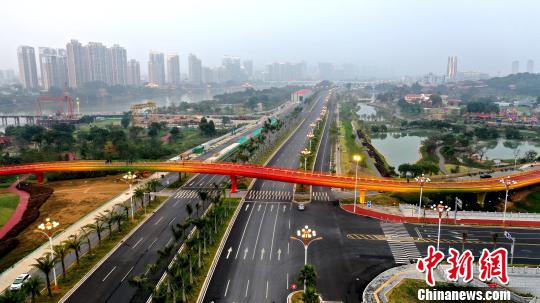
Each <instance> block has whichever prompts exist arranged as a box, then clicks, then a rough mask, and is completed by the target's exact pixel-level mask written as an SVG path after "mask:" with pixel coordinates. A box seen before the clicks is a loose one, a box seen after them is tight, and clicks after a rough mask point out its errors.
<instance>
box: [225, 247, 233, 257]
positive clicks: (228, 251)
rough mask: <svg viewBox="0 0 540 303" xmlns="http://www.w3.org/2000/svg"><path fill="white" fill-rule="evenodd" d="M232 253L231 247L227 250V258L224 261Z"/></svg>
mask: <svg viewBox="0 0 540 303" xmlns="http://www.w3.org/2000/svg"><path fill="white" fill-rule="evenodd" d="M231 252H232V247H229V249H228V250H227V257H226V258H225V259H229V255H230V254H231Z"/></svg>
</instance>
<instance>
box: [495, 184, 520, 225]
mask: <svg viewBox="0 0 540 303" xmlns="http://www.w3.org/2000/svg"><path fill="white" fill-rule="evenodd" d="M499 182H501V183H502V184H503V185H504V189H505V190H506V194H505V195H504V213H503V225H504V224H505V222H506V204H507V203H508V191H509V190H510V186H512V185H514V184H517V181H516V180H513V179H510V177H506V178H502V179H500V180H499Z"/></svg>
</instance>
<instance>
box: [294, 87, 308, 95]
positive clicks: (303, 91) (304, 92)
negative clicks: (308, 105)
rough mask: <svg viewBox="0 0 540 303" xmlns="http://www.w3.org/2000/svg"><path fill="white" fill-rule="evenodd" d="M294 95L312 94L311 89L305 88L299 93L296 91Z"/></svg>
mask: <svg viewBox="0 0 540 303" xmlns="http://www.w3.org/2000/svg"><path fill="white" fill-rule="evenodd" d="M294 93H295V94H298V95H305V94H310V93H311V89H308V88H304V89H301V90H297V91H295V92H294Z"/></svg>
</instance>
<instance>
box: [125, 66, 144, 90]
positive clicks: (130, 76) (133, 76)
mask: <svg viewBox="0 0 540 303" xmlns="http://www.w3.org/2000/svg"><path fill="white" fill-rule="evenodd" d="M127 84H128V85H132V86H139V85H141V65H140V64H139V61H137V60H135V59H131V60H129V61H128V63H127Z"/></svg>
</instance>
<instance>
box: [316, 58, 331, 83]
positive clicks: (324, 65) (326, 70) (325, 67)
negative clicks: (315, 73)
mask: <svg viewBox="0 0 540 303" xmlns="http://www.w3.org/2000/svg"><path fill="white" fill-rule="evenodd" d="M333 74H334V65H333V64H332V63H329V62H319V78H320V79H321V80H330V79H332V77H333Z"/></svg>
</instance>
